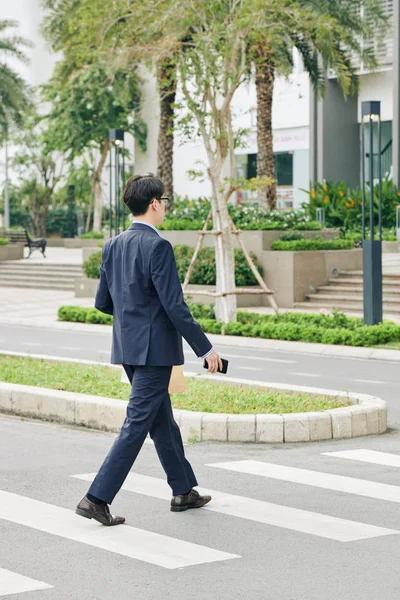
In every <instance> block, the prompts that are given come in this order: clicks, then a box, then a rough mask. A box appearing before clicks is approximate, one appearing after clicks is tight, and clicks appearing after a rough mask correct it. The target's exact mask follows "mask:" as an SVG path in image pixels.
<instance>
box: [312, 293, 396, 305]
mask: <svg viewBox="0 0 400 600" xmlns="http://www.w3.org/2000/svg"><path fill="white" fill-rule="evenodd" d="M306 298H307V300H310V301H311V302H312V301H314V300H315V301H316V302H335V303H338V302H340V303H345V302H350V303H351V302H357V301H359V300H360V295H357V294H345V295H344V294H343V295H341V296H335V295H334V294H332V295H331V294H307V295H306ZM384 302H385V303H386V304H392V303H394V304H398V305H399V307H400V299H399V298H398V297H396V296H385V298H384Z"/></svg>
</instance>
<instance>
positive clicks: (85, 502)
mask: <svg viewBox="0 0 400 600" xmlns="http://www.w3.org/2000/svg"><path fill="white" fill-rule="evenodd" d="M75 512H76V514H77V515H79V516H80V517H85V519H94V520H95V521H98V522H99V523H101V524H102V525H107V526H112V525H122V523H125V517H114V515H112V514H111V513H110V509H109V507H108V504H97V503H96V502H91V500H89V498H87V497H86V496H85V497H84V498H82V500H81V501H80V502H79V504H78V506H77V507H76V511H75Z"/></svg>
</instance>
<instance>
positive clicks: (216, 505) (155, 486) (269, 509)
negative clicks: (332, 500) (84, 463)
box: [73, 473, 400, 542]
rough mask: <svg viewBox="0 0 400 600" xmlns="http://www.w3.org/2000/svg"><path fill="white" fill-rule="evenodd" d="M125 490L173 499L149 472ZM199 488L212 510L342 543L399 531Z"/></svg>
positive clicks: (130, 478) (129, 482)
mask: <svg viewBox="0 0 400 600" xmlns="http://www.w3.org/2000/svg"><path fill="white" fill-rule="evenodd" d="M73 477H75V478H76V479H81V480H83V481H93V479H94V477H95V473H87V474H84V475H73ZM122 489H123V490H125V491H128V492H134V493H136V494H143V495H144V496H151V497H152V498H159V499H161V500H170V498H171V490H170V488H169V486H168V484H167V483H166V482H165V481H164V480H162V479H157V478H155V477H148V476H147V475H139V474H138V473H130V474H129V475H128V477H127V478H126V480H125V482H124V484H123V486H122ZM199 491H200V493H207V494H211V496H212V502H211V503H210V504H208V505H207V506H205V507H204V509H202V510H209V511H212V512H216V513H222V514H224V515H230V516H232V517H239V518H242V519H247V520H249V521H256V522H257V523H264V524H266V525H272V526H274V527H281V528H283V529H290V530H292V531H298V532H301V533H308V534H312V535H316V536H318V537H323V538H328V539H331V540H336V541H339V542H353V541H356V540H362V539H368V538H374V537H380V536H384V535H395V534H398V533H400V531H396V530H393V529H386V528H383V527H375V526H374V525H366V524H364V523H357V522H356V521H348V520H346V519H339V518H337V517H331V516H329V515H323V514H319V513H315V512H309V511H306V510H301V509H298V508H290V507H289V506H281V505H280V504H272V503H271V502H264V501H262V500H254V499H252V498H246V497H244V496H235V495H233V494H226V493H224V492H217V491H215V490H202V489H199Z"/></svg>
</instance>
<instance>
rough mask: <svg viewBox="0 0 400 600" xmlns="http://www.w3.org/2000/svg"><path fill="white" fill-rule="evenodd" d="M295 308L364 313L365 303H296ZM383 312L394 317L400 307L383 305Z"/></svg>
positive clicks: (399, 312)
mask: <svg viewBox="0 0 400 600" xmlns="http://www.w3.org/2000/svg"><path fill="white" fill-rule="evenodd" d="M294 308H297V309H299V310H308V311H313V312H316V311H319V310H321V309H323V308H336V309H338V310H340V311H342V312H346V313H348V312H349V313H353V312H354V313H360V314H362V313H363V303H362V302H353V303H346V304H341V303H340V302H337V303H336V304H333V305H332V304H327V303H325V302H321V303H318V302H296V303H295V305H294ZM383 312H384V314H385V313H386V314H389V315H390V314H392V315H397V314H400V305H397V306H396V305H393V304H390V305H389V306H388V305H387V304H385V303H384V304H383Z"/></svg>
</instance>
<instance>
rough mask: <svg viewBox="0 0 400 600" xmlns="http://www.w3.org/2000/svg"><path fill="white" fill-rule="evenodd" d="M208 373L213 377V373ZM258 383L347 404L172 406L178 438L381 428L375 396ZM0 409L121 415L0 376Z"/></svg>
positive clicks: (83, 422)
mask: <svg viewBox="0 0 400 600" xmlns="http://www.w3.org/2000/svg"><path fill="white" fill-rule="evenodd" d="M205 377H208V376H205ZM210 377H211V376H210ZM212 377H213V378H214V380H215V376H212ZM224 381H226V382H227V379H226V378H225V379H224ZM259 383H261V382H259ZM260 387H261V386H260ZM262 387H263V388H266V389H270V390H286V391H288V392H291V391H292V392H293V391H297V392H299V391H308V393H311V394H315V395H321V394H323V395H330V396H335V397H337V396H339V397H345V398H349V399H350V401H351V402H352V405H351V406H349V407H344V408H336V409H333V410H327V411H323V412H312V413H311V412H310V413H292V414H283V415H269V414H260V415H229V414H217V413H200V412H191V411H186V410H174V415H175V419H176V421H177V423H178V425H179V427H180V429H181V434H182V439H183V441H184V442H200V441H224V442H226V441H228V442H253V443H254V442H256V443H282V442H309V441H321V440H330V439H339V438H351V437H358V436H364V435H373V434H381V433H385V431H386V430H387V405H386V402H385V401H384V400H381V399H380V398H376V397H373V396H368V395H366V394H354V393H350V394H346V393H343V392H336V391H333V390H319V389H315V388H304V387H303V388H299V387H295V386H289V385H287V386H286V385H282V384H265V383H262ZM0 412H3V413H8V414H13V415H20V416H25V417H34V418H39V419H44V420H49V421H56V422H61V423H67V424H70V425H78V426H84V427H90V428H92V429H101V430H105V431H113V432H118V431H119V430H120V428H121V425H122V423H123V421H124V418H125V414H126V402H125V401H124V400H114V399H111V398H101V397H99V396H89V395H86V394H75V393H73V392H63V391H59V390H51V389H47V388H39V387H33V386H25V385H18V384H12V383H5V382H0Z"/></svg>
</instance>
